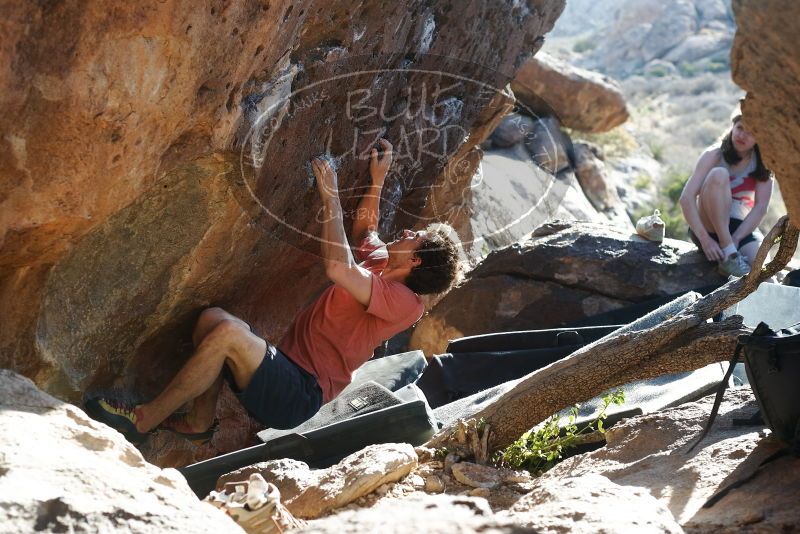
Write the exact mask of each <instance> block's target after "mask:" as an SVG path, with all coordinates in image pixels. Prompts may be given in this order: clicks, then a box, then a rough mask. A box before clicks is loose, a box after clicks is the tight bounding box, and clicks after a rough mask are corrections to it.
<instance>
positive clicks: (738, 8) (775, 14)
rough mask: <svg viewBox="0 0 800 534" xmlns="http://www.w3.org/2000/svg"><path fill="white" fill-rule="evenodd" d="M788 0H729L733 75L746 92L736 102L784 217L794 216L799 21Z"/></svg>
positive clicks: (799, 200)
mask: <svg viewBox="0 0 800 534" xmlns="http://www.w3.org/2000/svg"><path fill="white" fill-rule="evenodd" d="M796 7H797V6H796V4H795V3H793V2H791V1H789V0H767V1H765V2H754V1H747V0H734V2H733V10H734V13H735V14H736V24H737V30H736V39H735V40H734V43H733V50H731V63H732V74H733V80H734V81H735V82H736V83H737V84H739V85H740V86H741V87H742V88H743V89H745V90H746V91H747V98H746V99H745V102H744V104H743V106H742V108H743V112H744V117H745V120H746V121H747V124H748V128H750V129H751V130H752V131H753V133H754V134H755V136H756V140H757V141H758V145H759V147H760V149H761V155H762V157H763V158H764V163H765V164H766V165H767V167H769V168H770V169H771V170H772V171H773V172H774V173H775V176H776V177H777V179H778V184H779V185H780V188H781V193H782V195H783V200H784V202H785V203H786V210H787V212H788V213H789V216H790V217H791V218H792V220H793V221H794V222H795V224H797V221H800V177H798V175H797V168H798V165H800V155H798V151H797V140H798V139H800V111H799V110H800V95H798V93H797V79H798V77H799V76H800V63H798V61H800V21H799V20H798V19H797V17H793V16H787V13H792V12H793V11H792V10H794V9H796Z"/></svg>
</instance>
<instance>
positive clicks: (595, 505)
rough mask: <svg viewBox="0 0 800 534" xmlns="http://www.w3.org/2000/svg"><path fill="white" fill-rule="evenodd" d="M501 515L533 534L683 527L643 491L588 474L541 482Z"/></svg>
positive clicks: (676, 531)
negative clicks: (533, 532) (538, 533)
mask: <svg viewBox="0 0 800 534" xmlns="http://www.w3.org/2000/svg"><path fill="white" fill-rule="evenodd" d="M498 515H499V516H500V517H510V518H511V519H512V520H513V521H515V522H516V523H518V524H520V525H522V526H525V527H529V528H533V529H534V530H535V531H536V532H553V533H556V532H587V533H589V532H607V533H611V532H665V533H666V532H669V533H682V532H683V529H682V528H681V527H680V525H678V523H677V522H676V521H675V518H674V517H672V514H671V513H670V511H669V510H668V509H667V507H666V506H665V505H664V504H663V503H661V502H659V501H657V500H656V499H655V498H653V497H652V496H651V495H650V494H649V493H648V492H647V490H644V489H642V488H634V487H625V486H620V485H618V484H614V483H613V482H611V481H610V480H608V479H607V478H606V477H604V476H601V475H595V474H587V475H582V476H579V477H574V478H561V479H553V478H542V479H540V480H538V481H537V482H535V483H534V489H533V490H532V491H531V492H530V493H528V494H527V495H525V496H524V497H522V498H521V499H520V500H519V501H517V502H516V503H515V504H514V506H513V507H511V509H510V510H509V511H508V512H505V513H504V512H501V513H499V514H498Z"/></svg>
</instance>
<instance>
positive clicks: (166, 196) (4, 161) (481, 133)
mask: <svg viewBox="0 0 800 534" xmlns="http://www.w3.org/2000/svg"><path fill="white" fill-rule="evenodd" d="M536 4H537V7H536V8H535V9H533V8H532V9H527V7H525V8H523V7H517V8H515V9H508V10H504V9H493V6H494V4H493V3H492V2H489V1H488V0H470V1H468V2H455V1H453V0H436V1H435V2H433V3H430V2H424V1H422V0H413V1H411V2H410V3H409V2H405V3H403V4H385V3H383V2H379V1H377V0H369V1H367V2H365V3H361V4H359V6H358V8H357V9H354V8H353V6H352V4H351V3H350V2H343V1H338V0H326V1H324V2H322V3H320V2H312V1H311V0H278V1H272V2H263V1H260V0H258V1H257V0H246V1H242V2H235V3H226V4H224V5H223V4H220V3H218V2H209V1H204V2H199V3H198V2H194V1H189V0H166V1H162V2H158V3H155V4H152V5H147V6H143V5H139V4H137V3H128V4H125V5H115V6H113V7H112V6H110V3H108V2H93V3H90V4H82V3H72V2H62V3H56V4H52V5H51V4H46V5H45V4H40V3H35V2H34V3H32V2H21V3H16V4H14V5H13V6H11V7H8V8H6V9H4V13H3V15H4V22H3V32H2V34H0V65H2V67H0V94H2V97H0V131H2V132H3V135H2V136H0V178H2V179H0V183H1V184H2V185H0V243H1V244H0V314H1V315H2V317H3V320H2V325H3V327H2V329H0V365H2V366H6V367H10V368H13V369H15V370H17V371H19V372H20V373H22V374H24V375H25V376H28V377H31V378H32V379H34V381H35V382H36V383H37V384H38V385H40V386H41V387H43V388H44V389H45V390H46V391H48V392H50V393H52V394H55V395H57V396H58V397H60V398H62V399H64V400H67V401H69V402H75V403H77V402H80V400H81V397H82V396H83V394H84V393H85V392H86V391H88V390H96V389H98V388H107V387H110V386H119V387H122V388H124V389H133V390H136V391H137V392H138V393H139V394H140V396H141V397H143V398H148V397H151V396H153V395H154V394H155V393H156V392H157V391H158V390H160V389H161V388H162V387H163V386H164V385H165V384H166V383H167V382H168V381H169V379H170V378H171V377H172V376H173V374H174V373H175V372H176V370H177V369H178V368H179V367H180V366H181V365H182V363H183V362H184V361H185V360H186V358H187V357H188V356H189V355H190V353H191V351H192V346H191V342H190V334H191V329H192V326H193V323H194V321H195V320H196V319H197V316H198V313H199V312H200V310H202V309H203V308H204V307H206V306H209V305H219V306H222V307H224V308H226V309H228V310H229V311H231V312H232V313H234V314H236V315H238V316H240V317H242V318H243V319H245V320H246V321H247V322H248V323H250V324H251V325H252V326H253V328H254V329H255V331H256V332H258V333H259V334H260V335H263V336H266V337H268V338H269V339H270V340H272V341H273V342H277V341H278V340H279V339H280V337H281V336H282V334H283V333H284V332H285V330H286V329H287V327H288V325H289V324H290V322H291V321H292V319H293V317H294V315H295V314H296V312H297V311H299V310H300V309H301V308H302V307H303V306H304V305H305V304H306V303H307V302H308V300H309V299H310V298H312V297H313V296H314V295H315V294H316V293H317V292H318V291H319V290H320V289H321V288H322V287H323V286H324V285H325V284H326V283H327V281H326V279H325V276H324V273H323V269H322V267H321V262H320V260H319V257H318V254H319V243H318V241H317V240H316V238H315V236H317V235H318V234H319V222H318V221H317V220H316V217H315V215H316V212H317V210H318V209H319V200H318V194H317V192H316V189H315V186H314V183H313V179H312V177H311V175H310V170H309V169H308V167H307V166H306V164H307V162H308V161H309V159H310V158H311V157H312V156H316V155H319V154H322V153H326V152H327V153H328V154H330V155H331V156H332V158H333V159H334V161H335V162H336V165H337V166H338V169H339V175H340V186H341V188H342V191H343V199H342V200H343V207H344V210H345V212H347V213H349V212H350V211H351V210H353V209H354V208H355V207H356V205H357V204H356V203H357V196H358V195H357V194H358V193H359V191H360V188H361V187H363V186H364V185H365V184H366V181H367V176H368V172H367V168H368V161H367V160H366V159H365V158H364V157H362V154H364V153H365V152H367V149H368V148H369V147H370V146H372V144H373V143H374V142H375V139H377V137H378V136H380V135H385V136H386V137H388V138H389V139H390V140H392V141H393V143H394V144H395V151H396V152H395V164H394V165H393V173H392V174H391V175H390V177H389V178H388V180H387V185H386V188H385V191H384V195H385V196H384V202H383V214H382V215H383V218H382V220H383V226H382V227H381V231H382V232H383V233H384V234H385V235H390V234H391V233H392V232H394V231H396V230H397V229H399V228H401V227H407V226H417V225H421V224H424V223H425V222H427V221H426V220H424V219H421V218H420V217H418V215H419V213H420V212H421V211H422V207H423V206H427V205H429V202H428V199H429V197H430V196H431V191H432V189H436V188H440V187H442V185H443V184H447V183H451V182H455V183H461V182H459V181H458V180H459V179H460V177H461V176H462V175H466V177H467V178H466V179H467V180H469V179H470V178H471V176H472V175H473V174H474V171H475V169H476V168H477V165H478V162H479V161H480V155H481V150H480V148H479V145H480V143H481V142H482V141H483V140H484V139H485V138H486V137H487V136H488V135H489V133H490V132H491V131H492V129H493V128H494V126H495V124H496V123H497V122H498V121H499V120H500V119H501V118H502V116H503V115H504V114H505V113H506V112H507V106H508V102H509V99H510V95H508V94H505V93H504V92H503V88H504V87H505V86H506V85H507V83H508V82H509V81H510V80H509V79H506V78H505V77H504V76H503V74H501V73H509V75H513V73H514V72H515V70H516V68H517V67H518V65H519V64H520V62H521V61H522V59H523V58H525V57H527V56H528V55H530V54H531V53H535V52H536V51H537V50H538V48H539V47H540V46H541V43H542V35H543V34H544V33H546V32H547V31H549V30H550V29H551V28H552V26H553V23H554V21H555V19H556V18H557V17H558V15H559V13H560V11H561V10H562V9H563V5H564V2H563V0H558V1H554V2H536ZM490 7H492V8H490ZM456 14H457V15H456ZM476 20H480V21H481V31H480V32H476V31H474V27H473V24H474V22H475V21H476ZM387 28H391V29H392V31H387V30H386V29H387ZM397 51H404V52H403V53H397ZM492 88H496V90H495V89H492ZM451 163H452V164H451ZM460 193H461V191H460V190H458V189H457V188H456V190H454V191H453V193H452V194H454V195H455V194H459V195H460ZM434 215H436V216H437V217H438V218H441V217H443V215H442V214H440V213H437V214H434ZM228 398H229V399H230V398H232V397H231V396H230V395H228ZM218 416H220V418H221V419H225V418H228V419H230V421H223V426H222V428H223V431H224V433H225V434H226V435H228V436H231V435H235V436H236V439H227V438H226V439H223V438H219V439H215V445H212V446H211V447H205V448H202V449H193V448H190V446H189V445H187V444H185V443H184V442H183V441H182V440H181V441H179V442H176V443H175V444H174V445H175V447H188V448H185V449H181V450H180V451H177V452H176V451H175V450H173V449H172V448H171V447H172V446H173V445H171V444H170V442H169V440H168V438H167V437H166V436H161V437H159V438H158V441H159V443H157V444H156V446H154V447H151V448H150V449H149V450H148V451H147V455H148V458H151V459H158V461H159V462H160V463H161V464H162V465H165V464H167V463H169V464H171V465H176V464H180V463H188V462H191V461H196V460H199V459H202V458H206V457H209V456H213V455H215V454H218V453H220V452H223V451H227V450H231V449H233V448H239V447H241V446H243V445H245V444H247V441H244V439H245V436H252V432H251V429H250V425H251V423H250V422H249V421H248V420H247V417H246V415H245V414H244V411H243V410H241V409H239V410H238V411H235V410H234V412H225V413H219V414H218ZM220 440H222V441H224V444H222V441H220ZM173 453H175V454H173ZM162 459H163V461H162Z"/></svg>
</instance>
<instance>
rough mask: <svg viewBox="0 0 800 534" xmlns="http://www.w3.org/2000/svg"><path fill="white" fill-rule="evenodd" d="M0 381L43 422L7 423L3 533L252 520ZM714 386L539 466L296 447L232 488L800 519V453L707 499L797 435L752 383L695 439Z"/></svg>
mask: <svg viewBox="0 0 800 534" xmlns="http://www.w3.org/2000/svg"><path fill="white" fill-rule="evenodd" d="M0 386H2V387H1V388H0V391H2V392H3V395H2V398H0V423H2V425H3V428H5V429H9V428H14V427H20V426H22V425H24V427H25V428H26V429H27V431H26V432H24V433H19V432H10V431H8V430H5V431H4V432H3V433H2V435H0V440H1V441H2V451H3V454H2V457H0V477H2V480H3V484H2V486H1V487H2V490H0V531H1V532H9V533H10V532H27V531H33V530H36V531H46V532H67V531H70V532H72V531H75V532H80V531H97V530H103V529H113V530H114V531H115V532H120V531H123V532H124V531H130V532H169V531H176V532H177V531H183V532H185V531H192V532H241V529H240V528H239V526H237V524H236V523H235V522H234V521H233V520H231V519H230V518H228V517H226V516H225V515H224V514H223V513H222V512H220V511H219V510H217V509H215V508H214V507H213V506H212V505H211V504H209V503H205V502H200V501H198V500H197V499H196V497H194V495H193V494H192V493H191V491H190V490H189V488H188V486H187V485H186V483H185V481H184V480H183V479H182V477H181V476H180V475H179V474H178V473H177V472H176V471H174V470H171V469H165V470H161V469H159V468H157V467H155V466H152V465H151V464H148V463H147V462H145V461H144V460H143V458H142V457H141V455H140V454H139V453H138V452H137V451H136V449H134V448H133V447H132V446H131V445H130V444H128V443H127V442H125V440H124V439H123V438H122V436H121V435H120V434H118V433H117V432H115V431H113V430H111V429H109V428H108V427H105V426H104V425H100V424H98V423H96V422H94V421H92V420H91V419H89V418H88V417H86V415H85V414H84V413H83V412H81V411H80V410H78V409H76V408H75V407H73V406H70V405H66V404H64V403H61V402H60V401H57V400H56V399H54V398H53V397H50V396H49V395H46V394H45V393H43V392H41V391H39V390H37V389H36V388H35V387H34V386H33V384H32V383H31V382H30V381H29V380H27V379H25V378H22V377H20V376H19V375H16V374H14V373H11V372H8V371H4V372H3V373H0ZM712 400H713V399H712V398H711V397H707V398H704V399H702V400H701V401H699V402H696V403H688V404H684V405H680V406H677V407H675V408H671V409H667V410H664V411H661V412H656V413H652V414H648V415H644V416H639V417H633V418H631V419H628V420H625V421H623V422H621V423H618V424H617V425H615V426H614V427H612V428H611V429H610V430H609V431H608V432H607V433H606V441H607V444H606V445H605V446H604V447H602V448H600V449H598V450H596V451H594V452H590V453H586V454H581V455H577V456H573V457H571V458H569V459H567V460H565V461H564V462H562V463H561V464H559V465H557V466H556V467H555V468H553V469H551V470H550V471H547V472H546V473H544V474H543V475H541V476H538V477H536V476H531V475H530V474H528V473H526V472H518V471H512V470H509V469H498V468H494V467H490V466H481V465H477V464H474V463H470V462H468V461H457V460H456V461H453V460H454V459H451V458H450V457H448V458H445V459H442V458H441V457H439V456H438V455H437V454H436V453H435V452H436V451H433V450H430V449H424V448H417V449H414V448H413V447H411V446H410V445H405V444H386V445H373V446H370V447H367V448H366V449H364V450H363V451H360V452H357V453H355V454H353V455H351V456H349V457H348V458H346V459H344V460H343V461H342V462H340V463H339V464H337V465H335V466H332V467H330V468H328V469H322V470H311V469H309V468H308V466H306V465H305V464H303V463H302V462H297V461H294V460H274V461H269V462H264V463H261V464H255V465H254V466H252V467H249V468H246V469H243V470H240V471H238V472H234V473H231V474H229V475H226V476H224V477H223V478H222V479H220V481H219V483H218V489H220V490H221V489H223V487H224V484H225V483H226V482H231V483H235V482H238V481H244V480H247V478H248V477H249V475H251V474H252V473H254V472H258V473H260V474H261V475H262V476H263V477H264V479H265V480H266V481H267V482H270V483H272V484H274V485H275V486H276V487H277V488H278V489H279V491H280V496H281V497H280V508H281V510H282V512H283V514H284V520H285V519H286V517H292V516H293V517H294V518H296V519H297V520H299V521H294V520H293V522H292V524H294V525H300V526H299V528H298V529H297V531H299V532H367V531H370V532H373V531H381V532H397V533H401V532H403V533H404V532H419V531H425V532H453V531H459V532H487V531H489V532H521V531H536V532H628V531H631V530H633V529H637V530H638V529H644V530H647V531H651V532H682V531H686V532H698V533H699V532H767V531H783V532H788V531H791V530H792V529H793V528H795V527H796V526H797V525H798V524H800V510H799V509H798V508H797V507H796V506H795V505H796V495H797V494H798V492H800V459H797V458H793V457H791V456H789V457H786V458H782V459H779V460H776V461H775V462H773V463H771V464H768V465H766V466H765V467H764V468H762V470H761V471H760V472H759V474H758V475H757V476H756V477H755V478H754V479H753V480H752V481H750V482H748V483H747V484H745V485H744V486H742V487H740V488H737V489H735V490H733V491H732V492H731V493H730V494H729V495H727V496H726V497H724V498H723V499H722V500H720V501H719V502H718V503H717V504H715V505H714V506H713V507H711V508H703V507H702V505H703V503H704V502H705V501H706V500H707V499H708V498H709V497H711V496H712V495H713V494H714V493H715V492H716V491H717V490H718V489H720V488H721V487H723V486H725V485H727V484H728V483H730V482H731V481H733V480H736V478H737V477H738V476H740V474H741V473H743V472H745V471H747V470H749V469H751V468H753V467H755V466H757V465H758V464H759V463H760V462H761V460H763V459H764V458H766V457H767V456H768V455H770V454H771V453H773V452H774V451H776V450H777V449H778V448H779V447H780V446H781V445H780V444H778V443H777V442H775V441H774V440H772V439H770V438H769V436H768V435H766V434H765V432H764V431H763V430H762V429H761V428H760V427H753V426H732V419H733V418H747V417H748V416H749V415H751V414H752V413H753V412H754V410H755V409H756V405H755V401H754V398H753V395H752V393H751V391H750V390H749V388H747V389H743V388H739V389H732V390H730V391H729V392H728V393H727V394H726V397H725V401H724V402H723V404H722V408H721V410H720V416H719V417H718V419H717V422H716V423H715V425H714V427H713V429H712V431H711V433H710V434H709V435H708V436H707V437H706V438H705V440H704V441H703V442H702V443H701V445H700V446H699V447H698V448H697V449H695V450H694V451H692V452H691V453H688V452H686V448H687V445H688V443H689V442H690V441H691V440H692V439H693V437H694V436H695V435H696V434H697V433H698V432H699V430H700V429H701V428H702V426H703V424H704V423H705V421H706V419H707V417H708V413H709V410H710V407H711V403H712ZM43 443H46V444H47V450H48V451H49V452H48V453H44V451H43V450H42V444H43ZM264 513H265V514H266V513H268V511H266V510H265V512H264ZM248 532H278V530H276V529H275V528H274V527H272V530H269V529H262V530H248Z"/></svg>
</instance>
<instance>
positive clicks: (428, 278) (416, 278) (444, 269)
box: [405, 223, 461, 295]
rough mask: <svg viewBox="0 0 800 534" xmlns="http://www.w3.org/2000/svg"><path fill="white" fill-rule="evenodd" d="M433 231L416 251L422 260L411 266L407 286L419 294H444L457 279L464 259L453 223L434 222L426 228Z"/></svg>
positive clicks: (430, 231) (406, 281)
mask: <svg viewBox="0 0 800 534" xmlns="http://www.w3.org/2000/svg"><path fill="white" fill-rule="evenodd" d="M425 230H426V231H427V232H429V233H430V237H428V238H427V239H426V240H425V241H423V242H422V244H421V245H420V246H419V248H418V249H417V250H416V252H415V254H416V255H417V256H418V257H419V258H420V260H422V261H421V263H420V264H419V265H417V266H416V267H414V268H413V269H411V273H410V274H409V275H408V278H406V280H405V284H406V286H408V288H409V289H411V290H412V291H413V292H414V293H417V294H418V295H428V294H433V293H444V292H445V291H447V290H449V289H450V288H451V287H453V285H454V284H455V283H456V282H458V280H459V278H460V276H461V261H460V256H459V248H458V245H457V241H456V240H454V239H452V238H451V237H450V235H451V234H452V235H455V231H454V230H453V228H452V227H450V225H447V224H440V223H435V224H431V225H429V226H428V227H427V228H426V229H425Z"/></svg>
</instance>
